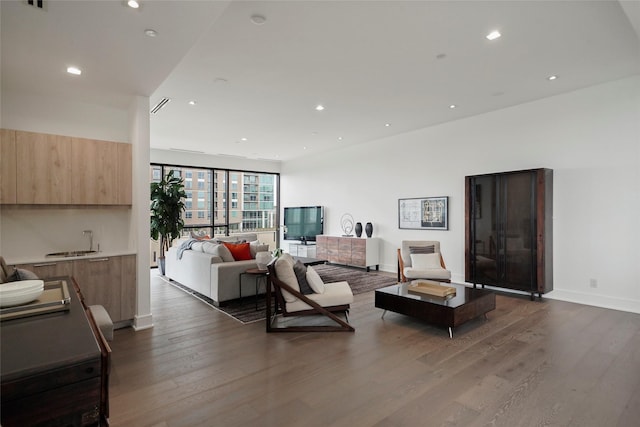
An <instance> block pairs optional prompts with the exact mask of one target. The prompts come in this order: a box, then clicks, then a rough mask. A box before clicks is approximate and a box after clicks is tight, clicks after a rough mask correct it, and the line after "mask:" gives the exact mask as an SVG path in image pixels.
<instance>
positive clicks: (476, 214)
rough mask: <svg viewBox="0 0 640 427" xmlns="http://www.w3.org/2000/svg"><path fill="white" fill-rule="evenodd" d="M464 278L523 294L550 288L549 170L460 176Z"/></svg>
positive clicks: (551, 211) (550, 184)
mask: <svg viewBox="0 0 640 427" xmlns="http://www.w3.org/2000/svg"><path fill="white" fill-rule="evenodd" d="M465 198H466V209H465V223H466V227H465V279H466V281H467V282H470V283H473V284H474V286H475V285H477V284H480V285H483V286H484V285H489V286H496V287H500V288H508V289H514V290H519V291H525V292H528V293H530V294H531V299H533V298H534V295H535V294H536V293H537V294H538V296H542V294H543V293H546V292H549V291H551V290H553V252H552V248H553V241H552V239H553V223H552V217H553V205H552V202H553V171H552V170H551V169H533V170H523V171H515V172H502V173H493V174H486V175H475V176H467V177H465Z"/></svg>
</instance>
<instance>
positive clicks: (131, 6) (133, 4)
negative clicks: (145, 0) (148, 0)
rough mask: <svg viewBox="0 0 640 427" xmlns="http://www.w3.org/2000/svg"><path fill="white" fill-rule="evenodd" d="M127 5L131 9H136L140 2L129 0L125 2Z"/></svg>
mask: <svg viewBox="0 0 640 427" xmlns="http://www.w3.org/2000/svg"><path fill="white" fill-rule="evenodd" d="M127 6H129V7H130V8H132V9H137V8H139V7H140V3H138V2H137V1H136V0H129V1H128V2H127Z"/></svg>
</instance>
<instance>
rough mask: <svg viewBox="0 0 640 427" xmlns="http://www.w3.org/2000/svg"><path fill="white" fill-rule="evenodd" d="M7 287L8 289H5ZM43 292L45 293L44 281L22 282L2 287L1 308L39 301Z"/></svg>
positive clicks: (0, 288) (0, 291)
mask: <svg viewBox="0 0 640 427" xmlns="http://www.w3.org/2000/svg"><path fill="white" fill-rule="evenodd" d="M25 282H30V283H25ZM35 282H40V283H35ZM5 287H7V288H6V289H5ZM42 292H44V281H42V280H22V281H20V282H11V283H6V284H3V285H0V307H12V306H16V305H23V304H27V303H30V302H31V301H34V300H36V299H38V297H40V295H42Z"/></svg>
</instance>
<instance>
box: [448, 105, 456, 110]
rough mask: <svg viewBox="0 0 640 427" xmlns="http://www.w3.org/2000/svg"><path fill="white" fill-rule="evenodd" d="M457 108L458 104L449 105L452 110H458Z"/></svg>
mask: <svg viewBox="0 0 640 427" xmlns="http://www.w3.org/2000/svg"><path fill="white" fill-rule="evenodd" d="M456 107H457V105H456V104H451V105H449V108H451V109H452V110H453V109H454V108H456Z"/></svg>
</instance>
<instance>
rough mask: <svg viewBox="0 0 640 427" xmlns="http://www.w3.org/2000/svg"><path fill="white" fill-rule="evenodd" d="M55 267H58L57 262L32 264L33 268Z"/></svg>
mask: <svg viewBox="0 0 640 427" xmlns="http://www.w3.org/2000/svg"><path fill="white" fill-rule="evenodd" d="M55 265H58V263H57V262H46V263H43V264H33V266H34V267H53V266H55Z"/></svg>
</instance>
